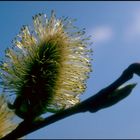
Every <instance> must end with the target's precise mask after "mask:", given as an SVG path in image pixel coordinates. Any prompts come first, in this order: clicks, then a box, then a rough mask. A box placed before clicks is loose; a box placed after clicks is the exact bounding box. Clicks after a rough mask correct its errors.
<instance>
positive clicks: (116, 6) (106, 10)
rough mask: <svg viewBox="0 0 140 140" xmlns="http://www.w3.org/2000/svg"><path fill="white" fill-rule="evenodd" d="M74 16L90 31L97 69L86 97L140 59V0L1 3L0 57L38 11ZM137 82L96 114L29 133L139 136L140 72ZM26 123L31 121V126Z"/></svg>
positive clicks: (89, 84) (100, 136) (79, 115)
mask: <svg viewBox="0 0 140 140" xmlns="http://www.w3.org/2000/svg"><path fill="white" fill-rule="evenodd" d="M52 9H54V10H55V12H56V15H57V17H61V16H69V17H71V18H76V19H77V21H76V22H75V25H76V26H78V27H80V28H86V34H87V35H92V41H93V45H92V48H93V62H92V64H93V66H92V67H93V72H92V73H91V74H90V78H89V79H88V81H87V89H86V92H85V93H84V94H83V95H82V96H81V100H84V99H86V98H88V97H90V96H92V95H93V94H95V93H97V92H98V91H99V90H100V89H102V88H104V87H106V86H108V85H109V84H110V83H111V82H113V81H114V80H115V79H116V78H118V77H119V76H120V75H121V73H122V71H123V70H124V69H125V68H127V67H128V65H129V64H131V63H133V62H139V61H140V2H132V1H130V2H127V1H126V2H125V1H123V2H121V1H116V2H113V1H112V2H109V1H108V2H103V1H102V2H97V1H96V2H94V1H93V2H92V1H91V2H86V1H83V2H80V1H79V2H78V1H77V2H76V1H75V2H74V1H71V2H70V1H69V2H64V1H63V2H61V1H59V2H55V1H52V2H51V1H48V2H33V1H31V2H8V1H7V2H4V1H3V2H0V50H1V51H0V59H2V58H3V56H4V50H5V49H6V48H7V47H10V46H11V41H12V40H13V39H14V37H15V36H16V34H18V32H19V30H20V28H21V26H22V25H26V24H29V25H30V24H32V16H33V15H35V14H38V13H42V12H43V13H46V14H47V15H50V12H51V10H52ZM133 82H137V83H138V85H137V86H136V87H135V89H134V90H133V92H132V94H131V95H130V96H128V97H127V98H126V99H124V100H123V101H121V102H119V103H118V104H116V105H114V106H112V107H110V108H107V109H103V110H100V111H98V112H97V113H93V114H92V113H89V112H86V113H80V114H77V115H74V116H72V117H68V118H66V119H64V120H61V121H59V122H56V123H54V124H51V125H50V126H47V127H44V128H42V129H40V130H38V131H35V132H34V133H31V134H29V135H27V136H26V138H34V139H35V138H38V139H39V138H47V139H51V138H54V139H55V138H60V139H62V138H71V139H72V138H79V139H81V138H140V132H139V130H140V123H139V118H140V110H139V108H140V102H139V100H140V77H138V76H134V78H133V79H132V80H131V81H129V83H133ZM27 127H28V126H27Z"/></svg>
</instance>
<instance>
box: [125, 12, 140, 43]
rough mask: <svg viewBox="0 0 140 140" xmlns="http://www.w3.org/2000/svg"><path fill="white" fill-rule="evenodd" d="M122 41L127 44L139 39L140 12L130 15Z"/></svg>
mask: <svg viewBox="0 0 140 140" xmlns="http://www.w3.org/2000/svg"><path fill="white" fill-rule="evenodd" d="M123 39H124V41H127V42H128V43H129V42H130V41H135V40H136V39H140V10H135V11H133V13H132V16H131V15H130V20H129V23H128V24H127V25H126V27H125V29H124V34H123Z"/></svg>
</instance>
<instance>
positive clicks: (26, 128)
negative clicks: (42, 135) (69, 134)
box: [2, 63, 140, 140]
mask: <svg viewBox="0 0 140 140" xmlns="http://www.w3.org/2000/svg"><path fill="white" fill-rule="evenodd" d="M133 74H137V75H138V76H140V63H133V64H131V65H130V66H129V67H128V68H127V69H126V70H124V72H123V73H122V75H121V76H120V77H119V78H118V79H117V80H116V81H114V82H113V83H112V84H111V85H109V86H108V87H106V88H104V89H102V90H101V91H99V92H98V93H97V94H95V95H93V96H92V97H90V98H88V99H86V100H85V101H83V102H81V103H79V104H77V105H75V106H73V107H71V108H68V109H66V110H63V111H61V112H59V113H56V114H54V115H52V116H49V117H47V118H45V119H43V120H40V121H36V122H29V121H27V120H24V121H23V122H21V123H20V124H19V125H18V127H17V128H16V129H15V130H13V131H12V132H11V133H9V134H8V135H7V136H5V137H3V138H2V140H7V139H17V138H20V137H23V136H25V135H27V134H29V133H32V132H34V131H36V130H38V129H40V128H42V127H45V126H47V125H50V124H52V123H54V122H57V121H59V120H61V119H64V118H66V117H69V116H71V115H74V114H76V113H82V112H86V111H89V112H92V113H93V112H96V111H98V110H100V109H102V108H104V107H105V106H107V107H109V106H111V105H113V104H115V103H117V102H118V101H120V100H121V99H123V98H125V97H126V96H122V98H121V99H116V100H114V103H113V104H111V105H108V102H109V100H110V99H109V98H108V97H109V95H111V94H112V92H113V91H114V90H116V89H117V88H118V87H119V86H121V85H122V84H124V83H125V82H127V81H128V80H130V79H131V78H132V77H133Z"/></svg>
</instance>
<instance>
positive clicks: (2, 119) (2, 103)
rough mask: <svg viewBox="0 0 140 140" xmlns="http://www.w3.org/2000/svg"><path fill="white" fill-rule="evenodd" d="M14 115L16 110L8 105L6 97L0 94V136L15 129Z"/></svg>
mask: <svg viewBox="0 0 140 140" xmlns="http://www.w3.org/2000/svg"><path fill="white" fill-rule="evenodd" d="M14 116H15V114H14V112H13V111H11V110H9V109H8V107H7V103H6V100H5V97H4V96H3V95H0V138H2V137H3V136H5V135H6V134H8V133H9V132H10V131H12V130H13V129H15V127H16V124H14V123H13V121H12V119H13V118H14Z"/></svg>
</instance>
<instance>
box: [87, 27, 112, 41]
mask: <svg viewBox="0 0 140 140" xmlns="http://www.w3.org/2000/svg"><path fill="white" fill-rule="evenodd" d="M90 34H91V36H92V38H93V41H94V42H95V43H105V42H109V41H110V40H111V39H112V37H113V29H112V28H111V27H110V26H98V27H96V28H93V29H92V30H91V31H90Z"/></svg>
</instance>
